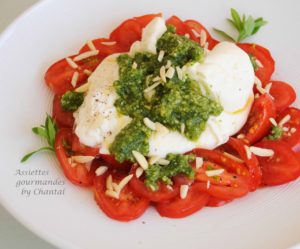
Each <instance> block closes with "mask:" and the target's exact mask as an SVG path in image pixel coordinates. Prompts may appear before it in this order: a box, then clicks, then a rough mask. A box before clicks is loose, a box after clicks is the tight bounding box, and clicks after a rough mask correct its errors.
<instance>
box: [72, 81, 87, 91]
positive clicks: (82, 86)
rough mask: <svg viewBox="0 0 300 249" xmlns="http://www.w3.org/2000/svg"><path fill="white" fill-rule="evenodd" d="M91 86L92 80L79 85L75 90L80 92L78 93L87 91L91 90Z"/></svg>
mask: <svg viewBox="0 0 300 249" xmlns="http://www.w3.org/2000/svg"><path fill="white" fill-rule="evenodd" d="M89 87H90V82H87V83H85V84H83V85H81V86H80V87H77V88H76V89H75V92H78V93H85V92H87V91H88V90H89Z"/></svg>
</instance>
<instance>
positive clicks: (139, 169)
mask: <svg viewBox="0 0 300 249" xmlns="http://www.w3.org/2000/svg"><path fill="white" fill-rule="evenodd" d="M143 173H144V170H143V168H142V167H138V168H137V169H136V171H135V176H136V178H139V177H140V176H141V175H142V174H143Z"/></svg>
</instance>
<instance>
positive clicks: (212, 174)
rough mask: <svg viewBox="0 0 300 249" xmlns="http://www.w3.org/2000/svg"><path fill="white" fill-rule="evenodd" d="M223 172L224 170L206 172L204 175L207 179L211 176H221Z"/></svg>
mask: <svg viewBox="0 0 300 249" xmlns="http://www.w3.org/2000/svg"><path fill="white" fill-rule="evenodd" d="M223 172H224V169H214V170H206V171H205V174H206V175H207V176H208V177H212V176H218V175H221V174H222V173H223Z"/></svg>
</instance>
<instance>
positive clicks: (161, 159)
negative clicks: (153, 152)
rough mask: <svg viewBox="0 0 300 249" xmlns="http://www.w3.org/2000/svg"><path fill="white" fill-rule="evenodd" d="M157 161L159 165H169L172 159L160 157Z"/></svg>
mask: <svg viewBox="0 0 300 249" xmlns="http://www.w3.org/2000/svg"><path fill="white" fill-rule="evenodd" d="M157 163H158V164H159V165H164V166H166V165H169V164H170V161H169V160H167V159H164V158H160V159H158V161H157Z"/></svg>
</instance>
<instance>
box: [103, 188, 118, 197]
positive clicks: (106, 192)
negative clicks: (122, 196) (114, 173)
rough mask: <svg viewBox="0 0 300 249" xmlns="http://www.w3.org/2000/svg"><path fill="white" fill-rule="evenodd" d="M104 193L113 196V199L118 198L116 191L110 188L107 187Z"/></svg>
mask: <svg viewBox="0 0 300 249" xmlns="http://www.w3.org/2000/svg"><path fill="white" fill-rule="evenodd" d="M105 194H106V195H107V196H109V197H112V198H115V199H119V195H118V193H116V192H115V191H113V190H111V189H107V190H106V191H105Z"/></svg>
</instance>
